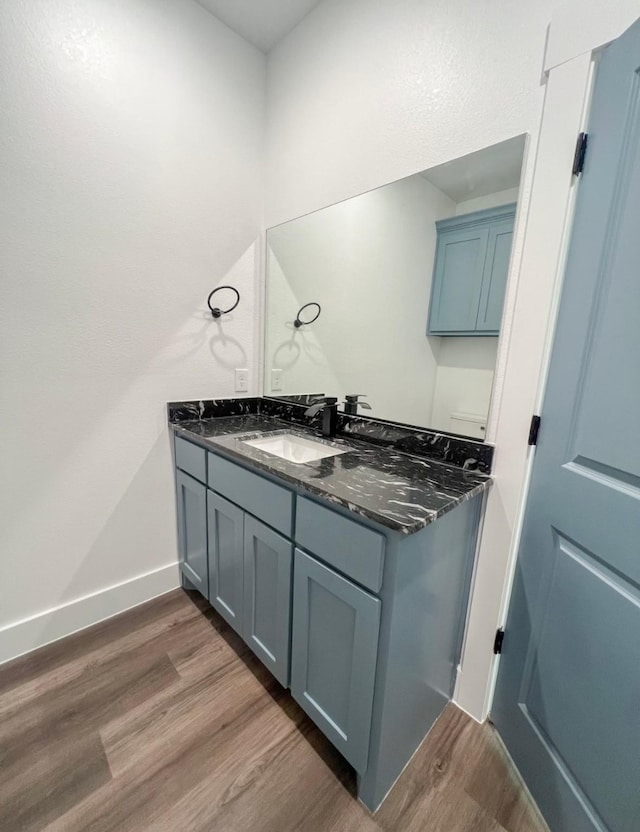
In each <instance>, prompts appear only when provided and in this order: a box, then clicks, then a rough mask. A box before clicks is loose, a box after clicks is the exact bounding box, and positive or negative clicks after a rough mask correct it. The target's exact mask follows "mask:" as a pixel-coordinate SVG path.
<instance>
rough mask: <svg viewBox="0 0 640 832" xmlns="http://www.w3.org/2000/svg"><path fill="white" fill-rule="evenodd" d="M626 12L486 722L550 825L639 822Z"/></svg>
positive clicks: (639, 152) (593, 149) (638, 132)
mask: <svg viewBox="0 0 640 832" xmlns="http://www.w3.org/2000/svg"><path fill="white" fill-rule="evenodd" d="M639 70H640V23H639V24H636V25H635V26H633V27H632V28H631V29H630V30H629V31H628V32H627V33H625V35H623V36H622V37H621V38H620V39H619V40H618V41H616V42H615V43H614V44H613V45H611V46H610V47H608V48H607V49H606V50H605V51H604V53H603V57H602V60H601V63H600V66H599V69H598V76H597V79H596V85H595V91H594V100H593V105H592V115H591V124H590V129H589V136H590V138H589V151H588V154H587V164H586V166H585V170H584V174H583V181H582V182H581V185H580V192H579V194H578V200H577V205H576V216H575V221H574V229H573V234H572V240H571V245H570V249H569V256H568V261H567V270H566V277H565V283H564V286H563V292H562V299H561V303H560V309H559V314H558V324H557V331H556V336H555V341H554V346H553V351H552V357H551V364H550V370H549V379H548V383H547V390H546V394H545V400H544V406H543V409H542V423H541V429H540V437H539V443H538V447H537V450H536V458H535V462H534V467H533V473H532V479H531V487H530V492H529V498H528V502H527V508H526V513H525V522H524V526H523V533H522V541H521V546H520V551H519V555H518V563H517V567H516V575H515V581H514V589H513V593H512V598H511V604H510V608H509V615H508V620H507V625H506V633H505V640H504V648H503V654H502V657H501V661H500V668H499V674H498V683H497V688H496V696H495V701H494V706H493V709H492V718H493V720H494V722H495V724H496V726H497V727H498V729H499V730H500V732H501V734H502V736H503V738H504V740H505V742H506V744H507V747H508V748H509V750H510V752H511V754H512V756H513V758H514V760H515V762H516V764H517V765H518V767H519V768H520V770H521V773H522V774H523V776H524V778H525V780H526V782H527V784H528V785H529V788H530V789H531V791H532V793H533V796H534V797H535V798H536V800H537V802H538V804H539V806H540V808H541V810H542V812H543V814H544V815H545V817H546V819H547V821H548V823H549V825H550V827H551V829H552V830H554V832H565V831H566V832H582V830H585V832H588V831H590V832H592V830H605V829H606V830H613V832H631V830H635V829H637V828H640V827H639V826H638V821H639V820H640V636H639V634H640V542H639V541H640V441H639V438H638V437H639V428H640V369H639V368H640V277H639V271H638V264H639V263H640V234H639V233H638V228H639V225H638V217H640V122H639V118H640V84H639V82H638V79H639V75H638V72H639Z"/></svg>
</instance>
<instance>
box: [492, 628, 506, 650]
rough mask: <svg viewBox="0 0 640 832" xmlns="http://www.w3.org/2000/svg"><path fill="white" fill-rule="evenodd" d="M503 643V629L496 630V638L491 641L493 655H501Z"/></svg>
mask: <svg viewBox="0 0 640 832" xmlns="http://www.w3.org/2000/svg"><path fill="white" fill-rule="evenodd" d="M503 641H504V628H503V627H500V629H499V630H496V637H495V639H494V640H493V654H494V656H499V655H500V653H502V642H503Z"/></svg>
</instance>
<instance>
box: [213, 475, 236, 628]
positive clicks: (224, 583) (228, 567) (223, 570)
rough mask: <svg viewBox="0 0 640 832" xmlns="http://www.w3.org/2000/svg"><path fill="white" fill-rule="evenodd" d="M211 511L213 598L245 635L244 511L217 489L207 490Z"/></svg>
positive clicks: (228, 618)
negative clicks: (243, 606) (220, 494)
mask: <svg viewBox="0 0 640 832" xmlns="http://www.w3.org/2000/svg"><path fill="white" fill-rule="evenodd" d="M207 513H208V521H209V601H210V603H211V605H212V606H213V607H215V609H216V610H218V612H219V613H220V615H221V616H222V617H223V618H224V619H225V620H226V621H227V622H228V623H229V624H231V626H232V627H233V629H234V630H236V632H238V633H240V635H242V605H243V597H242V596H243V584H244V579H243V552H242V542H243V518H244V513H243V511H242V509H239V508H238V506H234V505H233V503H230V502H229V501H228V500H225V499H223V498H222V497H219V496H218V495H217V494H214V493H213V491H207Z"/></svg>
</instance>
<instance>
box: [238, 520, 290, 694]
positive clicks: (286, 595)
mask: <svg viewBox="0 0 640 832" xmlns="http://www.w3.org/2000/svg"><path fill="white" fill-rule="evenodd" d="M292 550H293V544H292V543H291V542H290V541H289V540H286V539H285V538H284V537H282V536H281V535H279V534H277V533H276V532H274V531H273V530H272V529H270V528H268V527H267V526H265V525H264V523H261V522H260V521H259V520H256V519H255V518H254V517H251V516H250V515H248V514H245V517H244V639H245V641H246V642H247V644H248V645H249V647H251V649H252V650H253V652H254V653H255V654H256V655H257V656H258V657H259V658H260V659H261V660H262V661H263V662H264V664H265V665H266V666H267V667H268V668H269V670H270V671H271V672H272V673H273V675H274V676H275V677H276V679H277V680H278V681H279V682H280V684H281V685H284V687H288V685H289V655H290V649H289V647H290V645H289V642H290V632H291V571H292V566H293V551H292Z"/></svg>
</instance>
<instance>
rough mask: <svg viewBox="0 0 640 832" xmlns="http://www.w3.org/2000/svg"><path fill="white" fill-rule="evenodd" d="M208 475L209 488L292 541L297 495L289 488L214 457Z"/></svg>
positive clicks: (211, 457)
mask: <svg viewBox="0 0 640 832" xmlns="http://www.w3.org/2000/svg"><path fill="white" fill-rule="evenodd" d="M208 475H209V479H208V483H209V488H212V489H213V490H214V491H217V492H218V494H222V496H223V497H226V498H227V499H228V500H231V502H232V503H235V504H236V505H238V506H240V507H241V508H242V509H244V510H245V511H246V512H248V513H249V514H253V516H254V517H257V518H258V519H259V520H263V521H264V522H265V523H266V524H267V525H269V526H271V527H272V528H273V529H276V530H277V531H279V532H282V534H284V535H286V536H287V537H289V538H290V537H291V532H292V527H293V499H294V495H293V492H292V491H289V489H288V488H282V487H281V486H279V485H276V484H275V483H274V482H271V481H270V480H267V479H265V478H264V477H261V476H260V475H259V474H254V473H253V472H252V471H247V469H246V468H243V467H242V466H240V465H236V464H235V463H233V462H229V460H227V459H224V458H223V457H221V456H218V455H217V454H212V453H210V454H209V470H208Z"/></svg>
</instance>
